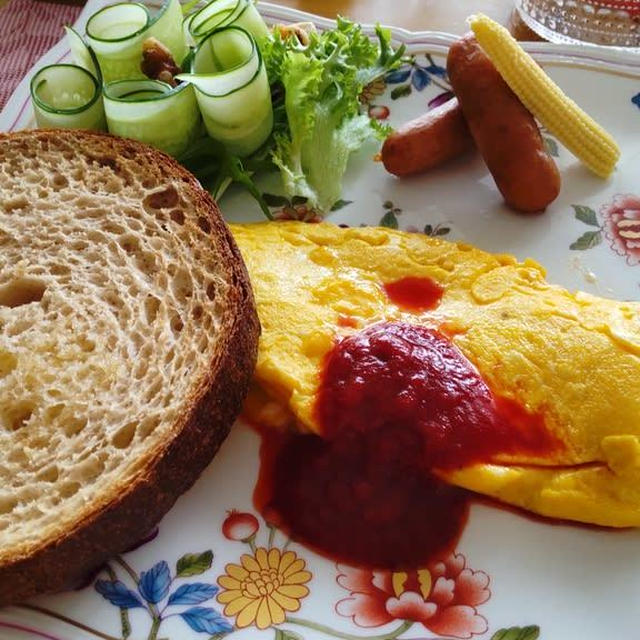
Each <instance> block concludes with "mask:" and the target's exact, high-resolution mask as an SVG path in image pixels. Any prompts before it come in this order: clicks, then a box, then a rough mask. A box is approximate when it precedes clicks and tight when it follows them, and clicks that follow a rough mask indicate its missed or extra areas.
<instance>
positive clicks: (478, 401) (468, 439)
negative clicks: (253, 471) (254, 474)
mask: <svg viewBox="0 0 640 640" xmlns="http://www.w3.org/2000/svg"><path fill="white" fill-rule="evenodd" d="M315 417H316V420H317V422H318V424H319V425H320V428H321V430H322V436H323V437H319V436H315V435H306V436H303V435H286V436H282V437H279V438H278V439H274V437H273V434H271V435H270V436H269V437H267V438H265V439H264V441H263V466H262V470H261V478H260V481H259V485H258V488H257V491H256V503H257V506H258V507H259V508H260V509H261V510H262V511H263V513H264V514H265V517H267V518H269V519H270V520H271V521H273V522H275V523H277V524H278V526H280V527H282V528H283V529H284V530H285V531H287V532H288V533H289V534H290V535H291V536H292V537H293V538H294V539H296V540H299V541H300V542H303V543H305V544H307V545H309V546H311V547H313V548H315V549H316V550H319V551H320V552H323V553H325V554H327V555H330V556H331V557H334V558H337V559H339V560H343V561H347V562H350V563H352V564H360V565H365V566H369V567H381V568H388V569H394V570H398V569H403V568H404V569H408V568H416V567H419V566H422V565H424V564H425V563H427V562H430V561H432V560H433V559H435V558H437V557H439V556H441V555H442V554H444V553H448V552H450V551H451V550H452V549H453V548H454V546H455V544H456V542H457V540H458V538H459V536H460V534H461V531H462V529H463V526H464V523H465V522H466V518H467V513H468V500H469V498H468V494H467V493H466V492H465V491H463V490H461V489H458V488H455V487H451V486H448V485H446V484H444V483H442V482H441V481H439V480H438V479H437V478H436V477H435V476H434V474H433V473H432V470H433V469H450V468H455V467H460V466H466V465H469V464H472V463H474V462H481V461H490V460H492V459H494V458H495V456H496V455H497V454H500V453H514V452H523V453H529V454H533V455H544V454H546V453H548V452H549V451H553V450H555V449H556V448H557V447H558V446H559V445H558V442H557V441H556V440H555V439H554V438H553V437H552V436H551V435H550V434H549V432H548V431H547V430H546V429H545V426H544V421H543V419H542V418H541V417H540V416H532V415H529V414H527V413H526V412H525V411H524V410H523V409H522V408H520V407H518V406H517V405H516V404H515V403H513V402H511V401H508V400H506V399H504V398H497V397H495V396H494V395H493V394H492V393H491V391H490V389H489V388H488V386H487V385H486V383H485V382H484V381H483V379H482V378H481V377H480V375H479V373H478V372H477V370H476V369H475V368H474V367H473V365H472V364H471V363H470V362H469V361H468V360H467V359H466V358H465V357H464V356H463V355H462V353H461V352H460V351H459V350H458V349H457V348H456V347H455V346H454V345H453V344H452V343H451V342H450V340H449V339H447V338H446V337H444V336H443V335H442V334H440V333H438V332H437V331H434V330H433V329H428V328H426V327H421V326H417V325H410V324H404V323H381V324H377V325H373V326H370V327H368V328H367V329H365V330H363V331H360V332H358V333H356V334H353V335H351V336H349V337H346V338H344V339H343V340H342V341H341V342H339V343H338V344H336V346H335V348H334V349H333V350H332V351H331V352H330V353H329V355H328V356H327V358H326V361H325V366H324V371H323V375H322V381H321V384H320V388H319V392H318V397H317V403H316V406H315Z"/></svg>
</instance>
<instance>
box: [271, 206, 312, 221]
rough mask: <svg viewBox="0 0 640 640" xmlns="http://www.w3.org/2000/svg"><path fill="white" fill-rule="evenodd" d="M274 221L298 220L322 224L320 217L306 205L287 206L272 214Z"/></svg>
mask: <svg viewBox="0 0 640 640" xmlns="http://www.w3.org/2000/svg"><path fill="white" fill-rule="evenodd" d="M273 218H274V220H299V221H300V222H322V216H321V215H320V214H319V213H316V212H315V211H314V210H313V209H310V208H309V207H307V205H306V204H295V205H287V206H284V207H282V209H278V211H274V212H273Z"/></svg>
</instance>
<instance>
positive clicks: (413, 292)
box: [384, 277, 444, 311]
mask: <svg viewBox="0 0 640 640" xmlns="http://www.w3.org/2000/svg"><path fill="white" fill-rule="evenodd" d="M384 290H385V292H386V294H387V296H389V300H391V302H393V303H394V304H396V305H398V306H399V307H402V308H403V309H407V310H409V311H428V310H429V309H435V308H436V307H437V306H438V304H439V303H440V299H441V298H442V294H443V293H444V289H443V288H442V287H441V286H440V285H439V284H438V283H437V282H436V281H435V280H432V279H431V278H426V277H425V278H415V277H408V278H401V279H400V280H396V281H395V282H388V283H387V284H385V285H384Z"/></svg>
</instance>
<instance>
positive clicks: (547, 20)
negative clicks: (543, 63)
mask: <svg viewBox="0 0 640 640" xmlns="http://www.w3.org/2000/svg"><path fill="white" fill-rule="evenodd" d="M515 5H516V8H517V9H518V12H519V14H520V16H521V18H522V20H523V21H524V23H525V24H526V25H527V26H528V27H529V28H530V29H532V30H533V31H535V32H536V33H537V34H538V35H539V36H541V37H543V38H544V39H545V40H549V41H550V42H571V43H576V42H578V43H590V44H597V45H606V46H614V47H628V48H631V49H632V50H636V51H639V52H640V0H515Z"/></svg>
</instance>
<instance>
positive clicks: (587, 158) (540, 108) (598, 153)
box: [469, 14, 620, 178]
mask: <svg viewBox="0 0 640 640" xmlns="http://www.w3.org/2000/svg"><path fill="white" fill-rule="evenodd" d="M469 25H470V26H471V30H472V31H473V33H474V35H475V37H476V39H477V41H478V43H479V44H480V46H481V47H482V48H483V49H484V52H485V53H486V54H487V55H488V56H489V58H490V59H491V61H492V62H493V64H494V65H495V67H496V69H497V70H498V72H499V73H500V75H501V76H502V77H503V79H504V81H505V82H506V83H507V84H508V85H509V87H511V89H512V91H513V92H514V93H515V94H516V95H517V96H518V98H520V100H521V101H522V103H523V104H524V106H525V107H527V109H528V110H529V111H530V112H531V113H532V114H533V115H534V116H535V117H536V118H537V119H538V120H539V121H540V123H541V124H542V125H543V126H545V127H546V128H547V129H548V130H549V131H550V132H551V133H552V134H553V135H554V136H556V137H557V138H558V140H560V142H562V144H563V145H564V146H565V147H566V148H567V149H569V151H571V153H573V154H574V155H575V156H576V157H577V158H578V159H579V160H580V161H582V162H583V163H584V164H585V165H586V166H587V167H588V168H589V169H590V170H591V171H593V172H594V173H595V174H596V175H598V176H600V177H601V178H607V177H608V176H609V175H610V174H611V172H612V171H613V169H614V167H615V165H616V162H617V161H618V159H619V157H620V148H619V147H618V145H617V143H616V141H615V140H614V139H613V137H612V136H611V135H610V134H609V133H608V132H607V131H605V130H604V129H603V128H602V127H601V126H600V125H599V124H598V123H597V122H596V121H595V120H594V119H593V118H591V117H590V116H589V115H588V114H586V113H585V112H584V111H583V110H582V109H581V108H580V107H579V106H578V105H577V104H576V103H575V102H574V101H573V100H571V99H570V98H568V97H567V96H566V95H565V94H564V93H563V92H562V91H561V90H560V88H559V87H558V86H557V85H556V84H555V83H554V82H553V80H551V78H549V76H548V75H547V74H546V73H545V72H544V71H543V70H542V68H541V67H540V66H539V65H538V64H537V63H536V62H535V60H533V58H532V57H531V56H530V55H529V54H528V53H527V52H526V51H524V49H523V48H522V47H521V46H520V45H519V44H518V42H517V41H516V40H515V39H514V38H513V37H512V36H511V34H510V33H509V32H508V31H507V29H505V28H504V27H503V26H501V25H499V24H497V23H496V22H494V21H493V20H491V19H490V18H488V17H487V16H485V15H482V14H478V15H474V16H471V17H470V18H469Z"/></svg>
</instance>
